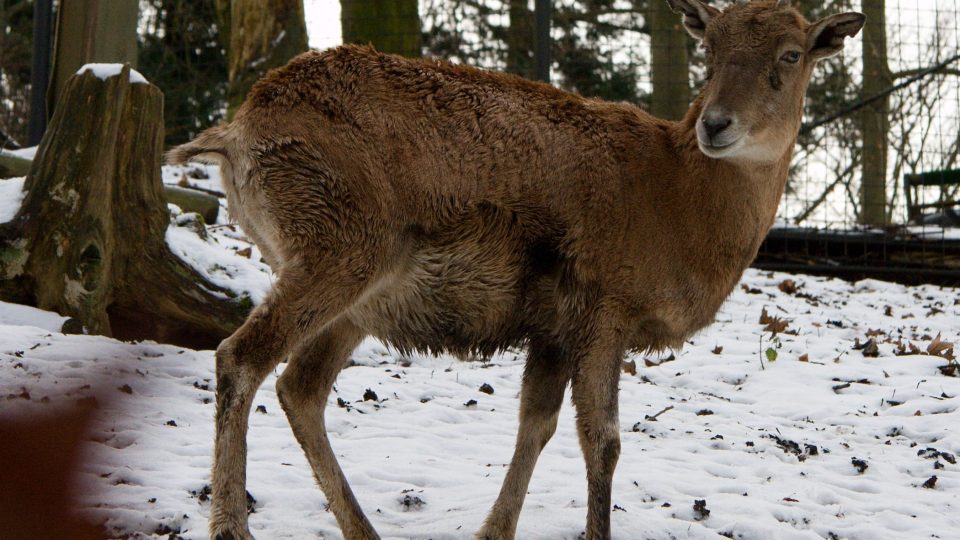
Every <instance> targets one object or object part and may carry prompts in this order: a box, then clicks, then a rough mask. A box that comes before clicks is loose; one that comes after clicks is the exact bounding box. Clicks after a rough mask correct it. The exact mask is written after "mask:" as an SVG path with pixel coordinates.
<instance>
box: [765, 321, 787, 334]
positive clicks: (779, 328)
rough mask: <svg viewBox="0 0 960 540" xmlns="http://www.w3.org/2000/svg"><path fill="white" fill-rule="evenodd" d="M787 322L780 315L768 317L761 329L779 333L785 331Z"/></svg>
mask: <svg viewBox="0 0 960 540" xmlns="http://www.w3.org/2000/svg"><path fill="white" fill-rule="evenodd" d="M789 324H790V323H789V322H788V321H786V320H784V319H781V318H780V317H773V318H772V319H770V322H769V323H767V325H766V326H764V327H763V331H764V332H773V333H774V334H779V333H782V332H785V331H786V330H787V326H789Z"/></svg>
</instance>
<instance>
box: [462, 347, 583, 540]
mask: <svg viewBox="0 0 960 540" xmlns="http://www.w3.org/2000/svg"><path fill="white" fill-rule="evenodd" d="M569 380H570V369H569V363H568V362H566V359H565V358H563V357H561V355H560V354H559V353H558V351H557V349H556V347H552V346H544V345H543V344H538V343H534V344H531V346H530V351H529V353H528V354H527V362H526V366H525V369H524V373H523V387H522V389H521V391H520V427H519V429H518V430H517V443H516V447H515V448H514V452H513V459H512V460H511V461H510V468H509V469H508V470H507V476H506V478H505V479H504V481H503V486H502V487H501V488H500V495H499V496H498V497H497V502H496V503H494V505H493V509H492V510H491V511H490V515H489V516H487V519H486V521H485V522H484V524H483V529H481V531H480V532H479V533H477V538H478V539H483V540H486V539H489V540H494V539H507V538H513V537H514V534H515V531H516V528H517V519H518V518H519V516H520V508H521V507H522V506H523V499H524V497H525V496H526V494H527V486H528V485H529V483H530V476H531V475H532V474H533V468H534V466H535V465H536V463H537V458H538V457H539V456H540V451H541V450H543V447H544V446H546V444H547V442H548V441H549V440H550V437H552V436H553V433H554V432H555V431H556V429H557V417H558V415H559V414H560V406H561V405H562V404H563V392H564V389H565V388H566V386H567V382H568V381H569Z"/></svg>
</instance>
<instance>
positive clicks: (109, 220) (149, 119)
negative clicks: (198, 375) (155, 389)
mask: <svg viewBox="0 0 960 540" xmlns="http://www.w3.org/2000/svg"><path fill="white" fill-rule="evenodd" d="M138 80H140V81H141V82H134V81H131V79H130V68H129V66H124V67H123V69H122V70H120V73H119V74H117V75H113V76H108V77H106V78H105V79H100V78H98V76H97V75H95V74H94V73H93V72H91V71H85V72H83V73H82V74H79V75H74V76H72V77H71V78H70V80H69V81H68V82H67V85H66V88H65V89H64V92H63V95H62V96H61V99H60V103H59V104H58V106H57V107H56V109H55V112H54V116H53V119H52V120H51V123H50V126H49V128H48V129H47V132H46V134H45V135H44V137H43V140H42V141H41V143H40V148H39V150H38V153H37V156H36V158H35V159H34V161H33V165H32V167H31V169H30V173H29V174H28V175H27V179H26V181H25V185H24V188H25V190H26V191H27V195H26V197H25V199H24V202H23V205H22V206H21V208H20V211H19V212H18V214H17V216H16V217H15V218H14V219H13V221H11V222H9V223H6V224H2V225H0V298H3V299H6V300H11V301H15V302H20V303H27V304H32V305H36V306H37V307H40V308H42V309H48V310H52V311H57V312H59V313H61V314H63V315H69V316H72V317H74V318H76V319H79V320H80V321H82V322H83V323H84V325H85V326H86V327H87V329H88V330H89V331H90V332H92V333H97V334H103V335H112V336H114V337H117V338H120V339H155V340H158V341H163V342H168V343H176V344H181V345H185V346H190V347H194V348H200V347H204V348H212V347H214V346H216V344H217V343H218V342H219V341H220V340H221V339H223V338H224V337H226V336H228V335H229V334H230V333H231V332H232V331H233V330H234V329H235V328H236V327H237V326H239V325H240V324H241V323H242V322H243V320H244V318H245V317H246V315H247V313H248V311H249V305H245V303H241V302H238V301H235V300H232V299H231V298H230V297H231V296H235V295H233V294H232V293H231V292H229V291H226V290H224V289H222V288H221V287H218V286H216V285H213V284H212V283H209V282H207V281H206V280H205V279H204V278H203V277H202V276H201V275H199V274H198V273H197V272H196V271H194V270H193V269H192V268H190V267H189V266H187V265H186V264H185V263H183V262H182V261H181V260H180V259H178V258H177V257H176V256H174V255H173V254H172V253H170V251H169V250H168V248H167V245H166V241H165V231H166V228H167V225H168V224H169V213H168V211H167V204H166V200H165V197H164V190H163V187H162V185H161V181H160V163H161V159H162V150H163V94H162V93H161V92H160V90H159V89H158V88H156V87H155V86H153V85H151V84H148V83H146V82H145V81H142V79H138ZM247 304H248V303H247Z"/></svg>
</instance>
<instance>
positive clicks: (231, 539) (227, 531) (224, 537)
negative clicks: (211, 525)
mask: <svg viewBox="0 0 960 540" xmlns="http://www.w3.org/2000/svg"><path fill="white" fill-rule="evenodd" d="M210 538H211V540H256V539H255V538H254V537H253V535H252V534H250V531H249V530H247V529H240V528H231V527H223V528H217V529H214V530H213V531H211V533H210Z"/></svg>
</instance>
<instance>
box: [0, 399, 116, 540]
mask: <svg viewBox="0 0 960 540" xmlns="http://www.w3.org/2000/svg"><path fill="white" fill-rule="evenodd" d="M93 408H94V405H92V404H89V403H87V404H83V405H78V406H77V407H75V408H71V409H68V410H60V411H57V412H52V413H50V414H43V415H41V414H36V413H30V414H22V415H4V416H3V417H0V464H3V474H2V476H0V478H2V480H0V539H8V538H9V539H18V540H19V539H41V538H70V539H76V540H94V539H97V540H99V539H103V538H106V534H105V532H104V531H103V530H102V528H101V527H98V526H96V525H94V524H92V523H89V522H87V521H84V520H82V519H81V518H80V517H79V516H78V515H77V512H76V510H77V504H76V495H77V494H79V493H81V492H82V490H83V485H82V483H81V482H80V481H79V479H78V475H77V473H78V472H79V470H80V464H81V457H82V456H81V446H82V443H83V438H84V434H85V433H86V430H87V428H88V427H89V425H90V420H91V417H92V413H93Z"/></svg>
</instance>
